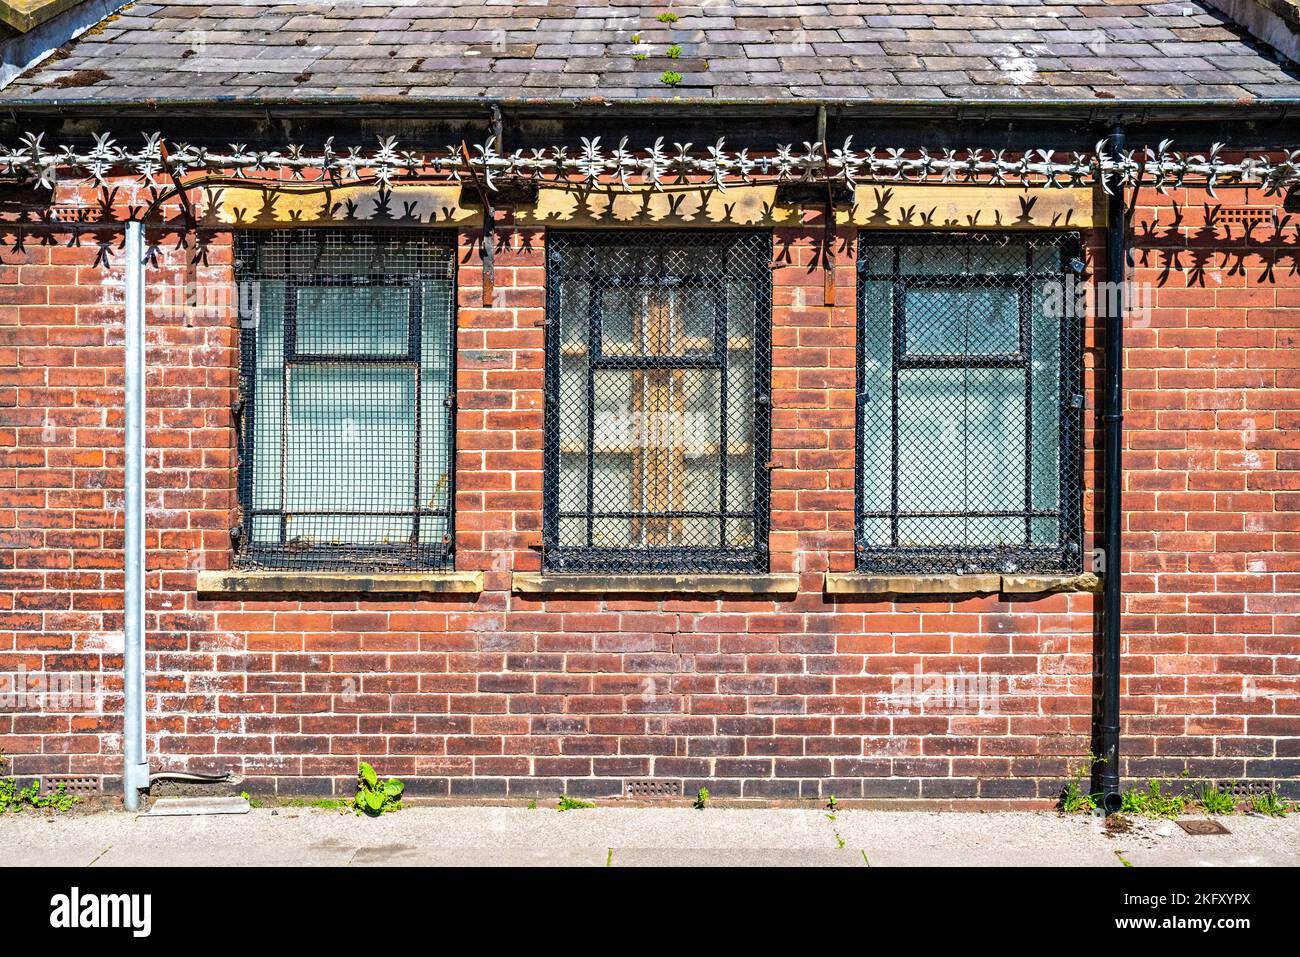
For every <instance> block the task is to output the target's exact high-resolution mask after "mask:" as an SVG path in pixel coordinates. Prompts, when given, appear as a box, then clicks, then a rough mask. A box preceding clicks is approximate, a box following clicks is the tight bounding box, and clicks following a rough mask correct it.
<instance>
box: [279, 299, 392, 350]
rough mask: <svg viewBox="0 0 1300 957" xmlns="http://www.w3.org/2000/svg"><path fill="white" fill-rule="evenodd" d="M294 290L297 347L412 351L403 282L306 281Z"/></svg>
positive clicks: (303, 348) (308, 348)
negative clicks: (337, 283) (313, 283)
mask: <svg viewBox="0 0 1300 957" xmlns="http://www.w3.org/2000/svg"><path fill="white" fill-rule="evenodd" d="M296 291H297V301H298V315H297V323H298V352H299V353H301V354H304V355H345V356H402V355H408V354H409V353H410V321H411V290H410V289H409V288H407V287H406V286H357V287H350V286H306V287H299V288H298V289H297V290H296Z"/></svg>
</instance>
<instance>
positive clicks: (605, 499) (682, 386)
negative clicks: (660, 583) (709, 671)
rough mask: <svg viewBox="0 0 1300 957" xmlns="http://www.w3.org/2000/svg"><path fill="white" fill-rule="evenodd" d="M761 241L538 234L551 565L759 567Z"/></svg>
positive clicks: (762, 544)
mask: <svg viewBox="0 0 1300 957" xmlns="http://www.w3.org/2000/svg"><path fill="white" fill-rule="evenodd" d="M770 262H771V236H770V234H768V233H762V232H741V231H732V230H699V231H679V230H663V231H654V232H640V233H638V232H631V231H607V232H606V231H600V232H597V231H579V230H574V231H569V230H564V231H560V230H552V231H551V232H549V233H548V236H547V269H546V282H547V346H546V383H547V384H546V414H545V432H546V435H545V480H544V484H543V523H542V528H543V548H544V562H545V566H546V567H547V568H549V569H553V570H584V571H590V570H608V571H663V572H678V571H690V570H697V571H707V570H746V569H748V570H763V571H765V570H766V568H767V527H768V519H767V501H768V499H767V494H768V492H767V484H768V483H767V472H766V469H765V468H764V467H763V466H764V463H765V462H766V458H767V449H768V442H769V440H768V430H769V427H770V426H769V414H768V407H767V404H766V402H765V399H766V394H767V392H768V390H769V388H770V386H769V384H768V380H769V376H770V372H769V368H770V365H769V363H770V356H769V353H770V345H769V342H770V333H769V326H770V322H771V271H770Z"/></svg>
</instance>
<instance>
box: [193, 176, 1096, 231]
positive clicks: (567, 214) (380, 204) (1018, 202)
mask: <svg viewBox="0 0 1300 957" xmlns="http://www.w3.org/2000/svg"><path fill="white" fill-rule="evenodd" d="M203 193H204V200H203V203H202V205H203V208H204V221H205V223H206V224H207V225H214V226H215V225H228V226H241V227H250V228H259V227H260V228H272V229H283V228H285V227H292V226H307V225H322V224H328V225H347V224H353V225H363V226H364V225H377V224H380V223H393V224H395V225H402V224H407V225H427V226H439V225H441V226H472V225H477V224H479V223H481V222H482V217H483V213H482V208H481V207H478V206H475V205H461V187H460V186H458V185H456V184H437V185H431V184H415V183H410V184H406V183H399V184H396V185H394V186H392V187H391V188H389V189H387V190H381V188H380V187H378V186H375V185H370V184H366V185H351V186H331V187H328V188H321V187H320V186H319V185H312V184H302V183H289V184H285V185H278V184H277V185H270V184H266V185H263V184H249V185H247V186H244V185H242V184H241V185H234V186H213V187H205V188H204V190H203ZM802 217H803V210H802V208H801V207H799V206H781V205H777V202H776V187H775V186H772V185H753V186H733V187H731V188H729V189H727V190H725V191H724V190H721V189H718V188H716V187H711V186H699V187H694V186H693V187H690V188H686V189H683V188H680V187H669V188H668V189H666V190H664V191H655V190H652V189H649V188H648V187H634V188H632V189H630V190H623V189H614V188H603V187H602V188H598V189H591V190H578V189H561V188H556V187H550V186H545V185H543V186H542V187H541V188H540V189H539V191H538V199H537V202H536V203H535V204H533V205H529V206H518V207H516V208H515V210H514V222H515V224H516V225H518V226H548V227H560V228H582V227H588V228H589V227H603V228H643V229H644V228H650V227H691V226H699V227H722V228H726V227H733V228H734V227H738V226H742V227H751V228H753V227H760V228H761V227H769V228H770V227H774V226H792V225H797V224H798V223H799V222H800V221H801V220H802ZM836 221H837V222H838V223H840V224H841V225H854V226H858V227H860V228H862V229H918V230H945V229H946V230H956V229H1088V228H1094V227H1097V226H1101V225H1104V224H1105V221H1106V203H1105V199H1104V196H1103V195H1102V193H1101V190H1099V189H1096V188H1093V187H1072V188H1067V189H1045V188H1041V187H1035V188H1033V189H1022V188H1019V187H1010V186H977V185H929V184H924V185H923V184H911V183H904V184H898V185H872V186H859V187H858V189H857V192H856V194H855V199H854V204H853V206H852V208H851V209H843V210H840V211H838V212H837V214H836Z"/></svg>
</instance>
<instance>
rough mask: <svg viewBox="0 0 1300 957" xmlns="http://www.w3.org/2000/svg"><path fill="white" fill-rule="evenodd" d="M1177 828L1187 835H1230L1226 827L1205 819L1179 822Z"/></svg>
mask: <svg viewBox="0 0 1300 957" xmlns="http://www.w3.org/2000/svg"><path fill="white" fill-rule="evenodd" d="M1178 826H1179V827H1181V828H1182V829H1183V830H1184V831H1186V832H1187V833H1188V834H1231V833H1232V832H1231V831H1229V830H1228V829H1227V828H1226V827H1224V826H1223V825H1222V824H1220V823H1219V822H1218V821H1211V820H1208V819H1206V818H1196V819H1194V820H1191V821H1179V822H1178Z"/></svg>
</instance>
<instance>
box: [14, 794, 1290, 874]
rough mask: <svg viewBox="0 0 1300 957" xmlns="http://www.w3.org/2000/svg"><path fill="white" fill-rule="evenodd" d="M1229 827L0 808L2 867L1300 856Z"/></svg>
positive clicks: (1000, 815)
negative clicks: (1195, 830)
mask: <svg viewBox="0 0 1300 957" xmlns="http://www.w3.org/2000/svg"><path fill="white" fill-rule="evenodd" d="M1220 820H1221V821H1222V822H1223V823H1224V824H1226V826H1227V827H1228V829H1229V830H1230V831H1231V833H1230V834H1227V835H1219V836H1194V835H1190V834H1186V833H1184V832H1183V830H1182V829H1181V828H1179V827H1178V826H1177V824H1175V823H1174V822H1172V821H1152V820H1132V822H1131V829H1130V830H1129V831H1128V832H1127V833H1121V834H1111V833H1108V832H1107V830H1106V828H1105V827H1104V826H1103V823H1102V822H1101V821H1100V820H1099V819H1096V818H1090V817H1070V818H1063V817H1060V816H1058V815H1057V814H1055V813H1053V812H1048V811H1008V812H988V813H977V812H965V811H941V812H930V811H881V810H866V809H841V810H839V811H838V812H837V813H836V814H835V815H834V820H832V819H831V817H830V816H829V815H828V812H826V811H821V810H813V809H790V808H771V809H750V808H744V809H741V808H709V809H707V810H704V811H695V810H692V809H690V808H683V807H674V808H667V807H665V808H658V807H649V808H647V807H599V808H594V809H586V810H573V811H565V812H562V813H561V812H557V811H556V810H555V808H554V806H553V805H549V806H547V805H540V806H539V807H537V808H536V809H525V808H519V807H427V806H425V807H420V806H416V807H408V808H405V809H403V810H401V811H398V812H396V813H394V814H389V815H385V816H384V817H382V818H378V819H373V820H372V819H369V818H357V817H354V816H353V815H351V814H342V813H339V812H338V811H331V810H319V809H311V808H291V807H280V808H274V809H273V808H255V809H254V810H252V811H251V812H250V813H248V814H245V815H223V816H212V817H143V816H137V815H134V814H128V813H125V812H122V811H103V812H98V813H72V814H66V815H41V814H36V813H29V812H24V813H23V814H21V815H15V814H8V815H5V816H3V817H0V861H3V862H4V863H5V864H7V865H10V866H27V867H39V866H41V865H67V866H94V867H104V866H145V865H181V866H221V865H253V866H259V865H260V866H285V865H309V866H327V867H328V866H351V867H365V866H376V865H388V866H392V865H412V864H431V865H480V866H483V865H522V866H531V865H553V866H590V867H604V866H613V867H624V866H644V865H669V866H674V865H678V866H692V865H718V866H754V865H794V866H845V867H863V866H866V865H867V863H868V862H869V863H870V865H871V866H873V867H876V866H900V865H902V866H906V865H938V866H945V865H957V866H960V865H984V866H1013V865H1049V866H1050V865H1065V866H1078V865H1081V864H1082V865H1095V866H1101V867H1122V866H1123V862H1124V861H1127V862H1129V863H1130V864H1132V865H1133V866H1134V867H1146V866H1152V865H1156V866H1160V865H1191V866H1198V865H1247V866H1251V865H1282V866H1287V865H1290V866H1295V865H1297V864H1300V814H1293V815H1291V816H1290V817H1287V818H1282V819H1270V818H1260V817H1253V816H1247V815H1233V816H1231V817H1227V818H1221V819H1220Z"/></svg>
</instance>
